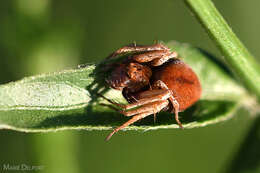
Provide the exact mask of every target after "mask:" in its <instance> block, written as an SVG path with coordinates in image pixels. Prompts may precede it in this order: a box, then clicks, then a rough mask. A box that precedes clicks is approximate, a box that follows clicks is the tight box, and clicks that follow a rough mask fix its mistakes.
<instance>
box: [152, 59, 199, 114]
mask: <svg viewBox="0 0 260 173" xmlns="http://www.w3.org/2000/svg"><path fill="white" fill-rule="evenodd" d="M153 74H154V75H153V76H152V80H153V81H157V80H161V81H163V82H164V83H165V84H166V85H167V87H168V88H169V89H170V90H172V93H173V96H174V97H175V99H176V100H177V101H178V103H179V106H180V107H179V110H180V111H183V110H185V109H187V108H188V107H190V106H191V105H192V104H194V103H195V102H196V101H198V100H199V98H200V96H201V91H202V89H201V85H200V81H199V79H198V77H197V75H196V74H195V73H194V71H193V70H192V69H191V68H190V67H189V66H188V65H187V64H185V63H184V62H182V61H180V60H174V61H170V62H167V63H165V64H164V65H162V66H160V67H159V68H156V69H154V71H153Z"/></svg>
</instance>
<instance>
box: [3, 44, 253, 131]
mask: <svg viewBox="0 0 260 173" xmlns="http://www.w3.org/2000/svg"><path fill="white" fill-rule="evenodd" d="M167 45H168V46H169V47H170V48H172V49H173V50H175V51H177V52H178V53H179V54H180V56H181V57H183V61H185V62H186V63H187V64H189V65H190V66H191V67H192V68H193V70H194V71H195V72H196V73H197V74H198V76H199V78H200V81H201V83H202V87H203V94H202V98H201V100H200V101H199V102H197V103H196V104H195V105H194V106H192V107H191V108H189V109H188V110H186V111H184V112H182V113H180V116H181V121H182V122H183V124H184V127H185V128H194V127H202V126H206V125H209V124H214V123H217V122H221V121H224V120H227V119H229V118H231V117H232V116H233V115H234V113H235V111H236V110H237V109H238V108H239V107H240V106H241V105H243V103H245V102H246V100H248V98H249V96H248V95H247V93H246V92H245V90H244V89H243V88H241V87H240V86H239V85H238V84H237V83H236V82H235V81H234V80H233V78H232V76H230V74H229V72H228V71H226V70H225V68H224V67H223V66H222V65H220V63H219V62H218V61H217V60H216V59H215V58H214V57H212V56H211V55H209V54H208V53H206V52H204V51H202V50H200V49H198V48H194V47H192V46H189V45H187V44H180V43H177V42H170V43H168V44H167ZM102 69H103V65H102V64H100V65H97V66H96V65H87V66H86V67H81V68H78V69H73V70H66V71H63V72H57V73H50V74H43V75H39V76H33V77H28V78H24V79H22V80H20V81H17V82H11V83H8V84H5V85H2V86H0V100H1V101H0V128H2V129H12V130H18V131H25V132H39V131H41V132H46V131H56V130H64V129H87V130H104V129H111V128H112V127H115V126H118V125H120V124H122V123H123V122H125V121H127V119H129V118H126V117H124V116H123V115H120V114H119V113H116V112H114V111H113V110H111V109H109V108H108V107H106V106H102V105H100V103H107V102H106V101H105V100H103V99H101V98H100V97H99V96H98V95H97V93H100V94H102V95H105V96H106V97H108V98H110V99H113V100H115V101H117V102H121V103H122V102H123V103H126V102H125V100H124V98H123V97H122V95H121V93H120V91H117V90H113V89H109V88H108V87H106V83H105V80H104V79H105V76H106V74H104V73H103V72H102ZM157 117H158V118H157V121H156V123H154V122H153V116H150V117H147V118H145V119H144V120H142V121H140V122H139V123H135V124H134V125H132V126H129V127H127V128H126V129H135V130H137V129H142V130H149V129H159V128H178V126H177V125H176V122H175V120H174V118H173V115H172V114H170V113H160V115H159V116H157Z"/></svg>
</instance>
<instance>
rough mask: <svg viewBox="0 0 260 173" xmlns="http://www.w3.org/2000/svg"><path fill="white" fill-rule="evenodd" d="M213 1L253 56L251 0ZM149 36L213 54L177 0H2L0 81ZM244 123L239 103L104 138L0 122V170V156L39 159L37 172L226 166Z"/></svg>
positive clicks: (91, 58)
mask: <svg viewBox="0 0 260 173" xmlns="http://www.w3.org/2000/svg"><path fill="white" fill-rule="evenodd" d="M214 3H215V5H216V6H217V8H218V9H219V10H220V12H221V13H222V14H223V16H224V17H225V19H226V20H227V21H228V23H229V24H230V25H231V26H232V28H233V30H234V31H235V33H236V34H237V35H238V37H239V38H240V39H241V40H242V42H243V43H244V44H245V45H246V46H247V47H248V49H249V50H250V51H251V52H252V54H254V55H255V56H256V57H260V49H259V44H258V43H259V29H260V20H259V16H260V11H259V6H260V1H259V0H251V1H245V0H228V1H224V0H222V1H220V0H219V1H217V0H215V1H214ZM154 40H163V41H165V42H167V41H169V40H177V41H179V42H187V43H190V44H192V45H195V46H198V47H201V48H203V49H206V50H208V51H209V52H211V53H213V54H215V55H217V56H219V57H221V55H220V53H219V52H218V51H217V49H216V48H215V45H214V44H213V43H212V42H211V40H210V39H209V38H208V36H207V34H206V33H205V32H204V30H203V29H202V28H201V26H200V25H199V24H198V22H197V21H196V20H195V18H194V17H192V16H191V13H190V11H189V10H188V9H187V8H186V6H185V4H184V3H183V1H182V0H161V1H158V0H131V1H120V0H110V1H107V0H97V1H86V0H78V1H69V0H55V1H51V0H9V1H1V2H0V58H1V61H0V83H1V84H3V83H6V82H9V81H14V80H18V79H21V78H22V77H24V76H30V75H35V74H39V73H46V72H51V71H59V70H63V69H69V68H74V67H76V65H78V64H84V63H92V62H99V61H100V60H102V59H103V58H104V57H106V56H107V55H108V54H109V53H111V52H112V51H113V50H115V49H116V48H119V47H120V46H122V45H125V44H128V43H132V42H134V41H136V42H137V43H139V44H152V43H154ZM258 60H259V59H258ZM251 125H252V120H251V119H250V118H249V117H248V116H247V113H246V112H245V111H242V110H241V111H240V112H238V113H237V114H236V116H235V117H234V118H233V119H232V120H229V121H227V122H224V123H221V124H216V125H212V126H209V127H205V128H199V129H192V130H173V129H172V130H157V131H149V132H145V133H142V132H135V131H131V132H120V133H118V134H117V135H115V136H114V137H113V138H112V140H111V141H109V142H104V138H105V136H106V135H107V134H108V133H109V132H108V131H84V130H81V131H63V132H55V133H35V134H32V133H31V134H26V133H19V132H14V131H8V130H1V131H0V168H1V170H0V172H1V171H3V170H2V168H3V165H4V164H9V165H21V164H25V165H28V166H43V167H42V169H40V170H39V171H36V172H46V173H52V172H53V173H59V172H62V173H66V172H68V173H72V172H73V173H77V172H91V173H93V172H95V173H103V172H108V173H109V172H112V173H121V172H125V173H127V172H185V173H186V172H187V173H189V172H193V173H194V172H196V173H197V172H198V173H208V172H210V173H217V172H222V171H223V170H225V168H226V167H227V166H228V165H229V163H230V161H231V160H232V158H233V155H234V154H236V153H237V151H238V149H239V147H240V145H241V143H242V142H243V139H244V138H245V136H246V134H247V132H248V131H249V127H250V126H251ZM4 172H8V171H4ZM10 172H15V171H10ZM16 172H17V171H16ZM31 172H32V171H31Z"/></svg>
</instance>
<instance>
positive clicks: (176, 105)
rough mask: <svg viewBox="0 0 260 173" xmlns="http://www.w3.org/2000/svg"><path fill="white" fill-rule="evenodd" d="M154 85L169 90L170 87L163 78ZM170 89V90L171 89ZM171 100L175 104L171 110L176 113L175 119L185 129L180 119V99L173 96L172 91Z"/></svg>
mask: <svg viewBox="0 0 260 173" xmlns="http://www.w3.org/2000/svg"><path fill="white" fill-rule="evenodd" d="M154 86H155V87H160V88H163V89H166V90H169V88H168V87H167V85H166V84H165V83H164V82H163V81H161V80H158V81H156V82H155V83H154ZM169 91H170V90H169ZM169 100H170V102H171V104H172V106H173V109H172V110H171V112H172V113H173V112H174V114H175V120H176V122H177V123H178V125H179V127H180V128H182V129H183V126H182V124H181V122H180V120H179V107H180V106H179V103H178V101H177V100H176V99H175V97H174V96H173V94H172V92H171V96H170V97H169Z"/></svg>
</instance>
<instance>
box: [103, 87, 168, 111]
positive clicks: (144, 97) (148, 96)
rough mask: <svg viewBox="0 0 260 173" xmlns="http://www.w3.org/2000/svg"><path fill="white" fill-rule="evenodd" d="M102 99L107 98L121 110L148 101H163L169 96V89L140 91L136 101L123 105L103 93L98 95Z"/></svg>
mask: <svg viewBox="0 0 260 173" xmlns="http://www.w3.org/2000/svg"><path fill="white" fill-rule="evenodd" d="M100 96H101V97H102V98H103V99H105V100H107V101H108V102H109V103H111V104H113V105H115V106H118V107H120V108H121V109H123V110H127V109H132V108H135V107H138V106H142V105H145V104H148V103H152V102H156V101H160V100H161V101H163V100H167V99H168V98H169V97H170V96H171V92H170V90H164V89H158V90H156V89H155V90H148V91H144V92H142V93H140V94H139V98H138V101H137V102H134V103H131V104H128V105H124V104H119V103H116V102H114V101H112V100H110V99H108V98H106V97H104V96H103V95H100Z"/></svg>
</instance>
